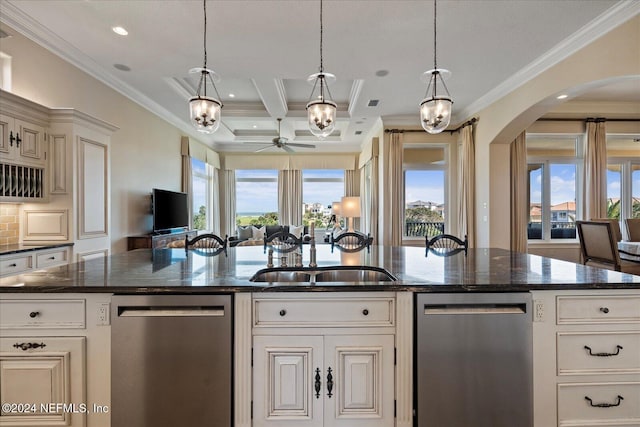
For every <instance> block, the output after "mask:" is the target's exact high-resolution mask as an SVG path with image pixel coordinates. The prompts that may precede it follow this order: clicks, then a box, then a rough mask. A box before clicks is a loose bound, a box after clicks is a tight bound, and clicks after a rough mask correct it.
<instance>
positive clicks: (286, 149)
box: [282, 144, 295, 153]
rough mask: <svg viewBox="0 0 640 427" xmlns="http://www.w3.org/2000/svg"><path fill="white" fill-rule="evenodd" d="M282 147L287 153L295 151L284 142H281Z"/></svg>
mask: <svg viewBox="0 0 640 427" xmlns="http://www.w3.org/2000/svg"><path fill="white" fill-rule="evenodd" d="M282 149H283V150H284V151H286V152H287V153H295V151H293V150H292V149H291V148H289V147H288V146H287V145H284V144H282Z"/></svg>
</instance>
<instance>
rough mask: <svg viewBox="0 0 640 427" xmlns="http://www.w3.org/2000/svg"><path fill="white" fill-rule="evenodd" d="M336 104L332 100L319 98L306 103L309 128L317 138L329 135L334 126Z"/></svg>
mask: <svg viewBox="0 0 640 427" xmlns="http://www.w3.org/2000/svg"><path fill="white" fill-rule="evenodd" d="M337 107H338V106H337V104H336V103H335V102H332V101H327V100H319V101H311V102H309V103H308V104H307V118H308V121H309V130H310V131H311V133H312V134H313V135H315V136H317V137H318V138H321V139H324V138H326V137H327V136H329V135H331V132H333V130H334V129H335V127H336V111H337Z"/></svg>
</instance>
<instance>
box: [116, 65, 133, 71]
mask: <svg viewBox="0 0 640 427" xmlns="http://www.w3.org/2000/svg"><path fill="white" fill-rule="evenodd" d="M113 66H114V67H115V68H117V69H118V70H120V71H131V68H129V67H128V66H126V65H124V64H113Z"/></svg>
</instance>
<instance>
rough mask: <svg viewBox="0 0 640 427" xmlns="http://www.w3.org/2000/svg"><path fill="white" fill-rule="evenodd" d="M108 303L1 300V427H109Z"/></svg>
mask: <svg viewBox="0 0 640 427" xmlns="http://www.w3.org/2000/svg"><path fill="white" fill-rule="evenodd" d="M110 299H111V295H110V294H91V295H82V294H6V293H5V294H2V298H1V299H0V398H1V400H2V404H3V405H2V409H1V412H0V427H49V426H71V427H110V423H111V420H110V415H109V410H110V399H111V397H110V381H109V379H110V365H109V363H110V357H109V355H110V327H109V319H108V314H106V313H109V301H110ZM101 313H105V315H104V316H107V317H104V316H103V315H101Z"/></svg>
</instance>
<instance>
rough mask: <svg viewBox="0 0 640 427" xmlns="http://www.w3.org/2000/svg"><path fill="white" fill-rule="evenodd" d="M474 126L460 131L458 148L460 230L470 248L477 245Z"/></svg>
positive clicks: (468, 126)
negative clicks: (467, 240)
mask: <svg viewBox="0 0 640 427" xmlns="http://www.w3.org/2000/svg"><path fill="white" fill-rule="evenodd" d="M473 131H474V127H473V125H467V126H465V127H463V128H462V129H461V130H460V136H459V138H458V146H459V147H460V153H459V156H458V194H459V197H460V200H459V203H458V230H459V233H460V235H461V236H465V235H466V236H467V239H469V246H470V247H475V243H476V227H475V225H476V223H475V221H476V189H475V185H476V179H475V177H476V168H475V165H476V148H475V147H476V144H475V139H474V132H473Z"/></svg>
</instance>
